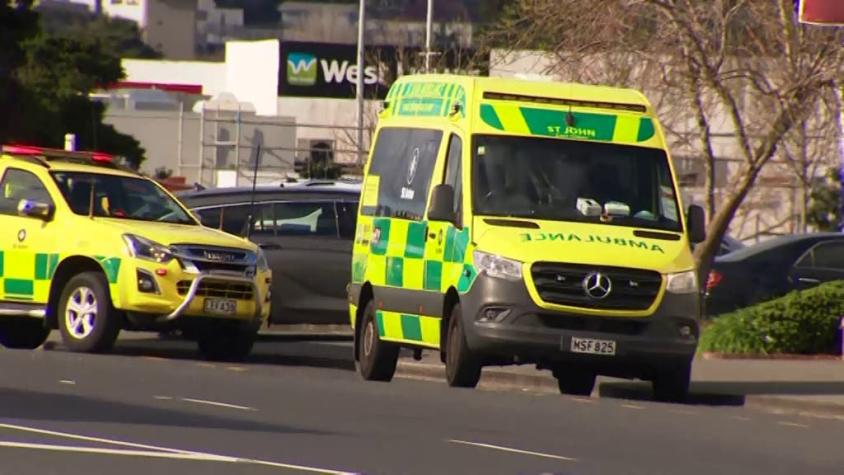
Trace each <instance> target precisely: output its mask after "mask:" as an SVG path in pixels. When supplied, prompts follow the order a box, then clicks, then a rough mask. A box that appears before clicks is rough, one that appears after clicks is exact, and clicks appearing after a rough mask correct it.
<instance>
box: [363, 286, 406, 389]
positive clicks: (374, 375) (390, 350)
mask: <svg viewBox="0 0 844 475" xmlns="http://www.w3.org/2000/svg"><path fill="white" fill-rule="evenodd" d="M358 340H359V341H357V342H356V344H357V345H360V346H359V347H358V352H359V356H358V369H359V370H360V375H361V376H363V379H365V380H367V381H391V380H392V379H393V375H394V374H395V373H396V364H397V363H398V360H399V347H398V346H397V345H394V344H391V343H388V342H385V341H382V340H381V338H379V336H378V324H377V323H376V321H375V303H373V301H372V300H370V301H369V302H368V303H367V304H366V308H364V310H363V326H362V327H361V330H360V334H359V335H358Z"/></svg>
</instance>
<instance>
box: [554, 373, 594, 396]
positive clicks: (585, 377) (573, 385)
mask: <svg viewBox="0 0 844 475" xmlns="http://www.w3.org/2000/svg"><path fill="white" fill-rule="evenodd" d="M554 378H556V379H557V387H558V388H559V389H560V394H568V395H571V396H586V397H589V396H591V395H592V391H593V390H594V389H595V379H596V375H595V372H594V371H588V370H584V369H577V368H568V367H565V368H562V367H561V368H557V369H555V370H554Z"/></svg>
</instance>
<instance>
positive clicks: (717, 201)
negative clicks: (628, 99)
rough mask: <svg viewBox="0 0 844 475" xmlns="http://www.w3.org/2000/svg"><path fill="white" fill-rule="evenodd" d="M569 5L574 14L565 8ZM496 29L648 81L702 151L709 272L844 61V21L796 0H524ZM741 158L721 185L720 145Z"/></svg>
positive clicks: (561, 67) (684, 137) (597, 77)
mask: <svg viewBox="0 0 844 475" xmlns="http://www.w3.org/2000/svg"><path fill="white" fill-rule="evenodd" d="M563 13H564V14H563ZM486 39H487V41H490V42H491V43H492V44H495V45H498V46H499V47H502V48H504V49H506V50H509V51H516V50H519V49H539V50H543V51H546V52H548V53H549V54H550V55H551V56H552V57H553V58H554V59H553V60H552V61H551V62H550V63H551V64H550V65H545V68H546V70H549V71H552V72H554V73H555V74H556V75H557V76H558V77H561V78H563V79H567V80H577V81H582V82H589V83H602V84H609V85H619V86H628V87H635V88H638V89H642V90H645V91H649V94H648V96H649V97H651V98H652V99H654V98H656V100H655V101H654V105H655V108H656V109H657V111H658V113H659V115H660V117H661V119H662V122H663V123H664V124H666V127H665V128H666V132H667V133H668V135H669V141H670V142H671V143H672V147H680V148H688V149H691V150H693V151H694V153H695V154H696V155H697V156H699V157H702V159H703V160H704V168H705V170H706V193H705V207H706V208H707V210H708V211H709V216H708V218H709V232H708V236H707V239H706V241H705V242H704V243H702V244H701V245H700V246H698V247H697V248H696V249H695V256H696V259H697V262H698V265H699V267H700V271H701V274H702V275H706V273H707V272H708V267H709V263H710V261H711V259H712V257H713V256H714V255H715V253H716V252H717V250H718V248H719V245H720V241H721V239H722V237H723V235H724V234H725V233H726V231H727V229H728V226H729V225H730V222H731V220H732V219H733V217H734V216H735V214H736V212H737V211H738V210H739V207H740V206H741V205H742V203H743V202H744V201H745V198H746V197H747V196H748V194H749V193H750V192H751V190H752V189H753V187H754V185H755V184H756V182H757V179H758V177H759V176H760V173H761V172H762V170H763V169H764V168H765V167H766V165H767V164H768V163H769V162H770V161H771V160H772V159H773V158H774V157H775V156H776V155H777V151H778V149H780V148H781V147H784V145H785V143H786V142H787V140H788V138H789V137H792V136H793V135H794V132H793V131H794V128H795V127H796V126H798V125H799V124H801V123H804V122H806V121H807V120H809V118H812V119H813V120H814V122H813V123H817V124H818V125H817V126H818V127H820V128H830V127H834V124H832V123H830V121H829V120H826V119H823V120H822V119H821V118H820V117H816V113H817V111H818V108H819V104H820V100H821V98H822V97H824V95H825V94H828V93H829V91H830V89H831V88H833V87H834V79H835V78H836V77H840V76H841V74H842V72H844V67H843V66H844V48H842V40H844V33H842V32H841V31H840V30H835V29H828V28H826V29H824V28H817V27H810V26H804V25H801V24H799V23H798V21H797V19H796V18H795V15H794V11H793V4H792V1H791V0H775V1H767V2H761V1H758V0H711V1H705V2H704V1H699V0H604V1H602V2H592V1H588V0H516V3H515V5H514V6H513V7H512V10H511V11H510V12H509V14H508V15H506V16H505V19H504V20H502V21H501V22H500V23H499V25H498V27H497V28H494V29H492V30H491V31H490V32H489V35H488V36H487V38H486ZM725 152H728V153H729V154H730V155H732V156H733V157H735V158H737V159H738V160H737V162H736V164H735V165H734V166H733V167H732V168H733V170H732V173H731V175H732V176H731V179H730V180H729V183H728V184H727V186H726V187H725V188H724V189H723V190H722V192H721V193H717V192H716V187H715V183H714V177H715V173H714V172H715V163H716V159H717V155H718V154H719V153H725Z"/></svg>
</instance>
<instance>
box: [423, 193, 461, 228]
mask: <svg viewBox="0 0 844 475" xmlns="http://www.w3.org/2000/svg"><path fill="white" fill-rule="evenodd" d="M428 219H429V220H430V221H445V222H447V223H451V224H454V225H457V213H455V212H454V188H452V186H451V185H437V186H435V187H434V192H433V194H432V195H431V207H430V208H429V209H428Z"/></svg>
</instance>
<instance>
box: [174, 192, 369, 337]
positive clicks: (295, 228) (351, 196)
mask: <svg viewBox="0 0 844 475" xmlns="http://www.w3.org/2000/svg"><path fill="white" fill-rule="evenodd" d="M252 196H253V190H252V188H251V187H238V188H215V189H207V190H202V191H195V192H187V193H182V194H180V195H179V198H180V199H181V200H182V201H183V202H184V203H185V205H187V206H188V207H189V208H191V209H192V210H193V212H194V213H195V214H196V215H197V216H198V217H199V219H200V220H201V221H202V224H204V225H205V226H209V227H213V228H219V229H222V230H224V231H226V232H229V233H232V234H236V235H239V236H247V235H248V237H249V239H251V240H252V241H253V242H255V243H257V244H259V245H260V246H261V248H262V249H263V251H264V254H265V255H266V257H267V260H268V261H269V264H270V268H271V269H272V271H273V283H272V287H271V291H272V315H271V317H270V323H285V324H291V323H312V324H341V323H348V321H349V317H348V315H349V310H348V304H347V302H346V285H347V284H348V282H349V278H350V276H351V271H350V266H351V260H352V240H353V239H354V235H355V222H356V220H357V208H358V201H359V196H360V185H359V184H349V183H343V182H321V181H313V182H305V183H295V184H282V185H279V186H258V187H256V189H255V193H254V197H255V200H254V201H255V205H254V210H253V206H252ZM250 215H252V216H254V218H253V220H252V224H251V227H250V226H248V225H247V221H248V217H249V216H250Z"/></svg>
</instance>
